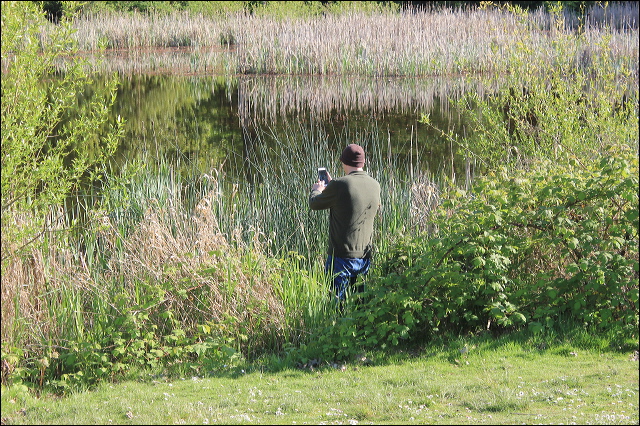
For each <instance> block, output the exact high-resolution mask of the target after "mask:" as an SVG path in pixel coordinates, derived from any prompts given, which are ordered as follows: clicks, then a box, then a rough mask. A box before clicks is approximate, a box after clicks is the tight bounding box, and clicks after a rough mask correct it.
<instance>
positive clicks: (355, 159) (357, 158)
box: [340, 143, 364, 169]
mask: <svg viewBox="0 0 640 426" xmlns="http://www.w3.org/2000/svg"><path fill="white" fill-rule="evenodd" d="M340 161H341V162H342V164H346V165H347V166H351V167H355V168H358V169H360V168H362V167H363V166H364V149H362V147H361V146H360V145H356V144H355V143H352V144H350V145H347V147H346V148H345V149H344V150H343V151H342V155H341V156H340Z"/></svg>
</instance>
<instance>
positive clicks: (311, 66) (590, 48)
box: [44, 3, 638, 77]
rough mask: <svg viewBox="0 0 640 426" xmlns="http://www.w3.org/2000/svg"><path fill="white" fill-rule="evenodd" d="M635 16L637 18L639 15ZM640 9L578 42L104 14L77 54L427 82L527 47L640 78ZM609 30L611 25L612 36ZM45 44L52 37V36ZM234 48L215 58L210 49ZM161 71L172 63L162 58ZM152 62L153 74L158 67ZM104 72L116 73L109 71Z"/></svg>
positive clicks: (427, 16) (618, 8) (492, 66)
mask: <svg viewBox="0 0 640 426" xmlns="http://www.w3.org/2000/svg"><path fill="white" fill-rule="evenodd" d="M634 7H635V9H634ZM637 7H638V6H637V3H634V4H626V5H613V6H610V7H609V8H608V9H607V15H606V16H607V17H608V20H604V17H598V14H603V13H604V12H602V10H601V9H599V8H598V7H594V8H593V10H592V12H591V13H590V14H589V18H588V19H587V20H586V21H585V22H584V25H583V26H582V27H581V29H580V31H581V33H582V37H583V38H582V39H581V38H579V37H577V35H576V26H578V25H579V22H577V18H576V17H575V16H572V15H567V16H566V18H565V26H564V27H563V28H562V29H560V30H556V29H555V28H554V25H553V19H552V18H551V17H550V15H549V14H547V13H544V12H542V11H537V12H533V13H529V14H528V15H526V17H524V18H520V17H518V16H516V15H514V14H511V13H507V12H504V11H501V10H498V9H485V10H471V9H462V10H450V9H444V10H442V11H432V10H422V11H416V12H402V13H376V14H371V13H364V12H357V11H350V12H345V13H342V14H326V15H323V16H320V17H313V18H308V17H307V18H290V19H284V20H283V19H274V18H272V17H269V16H265V15H249V14H246V13H234V14H228V15H226V16H225V17H220V16H219V17H210V18H207V17H203V16H202V15H192V14H191V15H190V14H186V13H185V14H178V13H175V14H171V15H164V16H153V15H152V16H147V15H138V14H134V15H124V14H100V15H99V16H85V17H83V18H80V19H78V20H77V21H76V22H75V27H76V29H77V33H76V35H75V37H76V39H77V40H78V42H79V46H80V50H86V51H95V50H97V49H98V48H99V47H100V46H106V47H107V48H109V49H128V50H136V49H149V48H170V47H189V48H193V49H194V52H195V53H196V54H195V55H193V56H190V57H189V61H190V62H189V63H188V64H186V63H183V64H181V65H182V66H184V67H187V68H188V69H189V72H200V73H202V72H218V71H219V70H224V71H225V72H227V73H231V74H320V75H333V74H339V75H368V76H377V77H382V76H427V75H431V76H433V75H456V74H471V73H474V74H477V73H490V72H504V71H506V70H507V69H508V61H509V57H510V55H511V54H512V49H513V48H514V46H516V45H517V44H518V43H520V44H522V45H523V46H524V47H525V48H526V50H527V51H528V52H529V54H530V55H531V59H532V60H535V58H545V59H546V60H550V61H573V62H575V63H576V64H578V65H579V64H581V61H583V59H581V58H584V57H591V56H593V54H594V53H596V52H597V51H598V49H600V48H601V47H600V45H601V44H607V45H609V46H610V48H611V51H612V52H614V54H615V56H616V58H615V59H616V60H619V61H622V62H625V63H627V64H628V65H629V66H630V67H631V68H632V70H633V71H634V72H636V73H637V70H638V61H637V58H638V31H637V20H634V19H633V17H634V16H635V17H637V16H638V9H637ZM603 22H605V23H606V24H609V25H610V26H609V27H605V26H604V25H603ZM566 36H571V37H573V36H575V46H574V47H573V51H572V52H567V51H562V50H558V45H557V42H558V39H559V38H560V37H566ZM44 37H46V30H45V36H44ZM220 47H226V48H229V49H230V50H229V52H228V54H218V53H217V52H216V53H215V54H211V53H210V52H211V50H210V49H211V48H215V49H218V48H220ZM159 58H160V60H159V62H160V64H162V63H165V64H167V62H166V61H168V60H170V59H169V58H166V57H164V58H163V57H162V55H160V56H159ZM158 65H159V64H158V62H157V61H155V60H152V61H150V65H149V66H150V67H152V68H153V67H157V66H158ZM106 66H109V64H108V62H107V63H106Z"/></svg>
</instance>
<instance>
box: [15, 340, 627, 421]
mask: <svg viewBox="0 0 640 426" xmlns="http://www.w3.org/2000/svg"><path fill="white" fill-rule="evenodd" d="M565 338H566V339H567V340H564V339H565ZM583 345H586V346H590V348H589V349H587V348H585V347H584V346H583ZM597 347H598V342H597V338H594V337H593V336H587V335H586V333H585V332H584V330H583V331H578V333H577V334H574V335H570V333H569V334H567V335H566V336H564V337H561V336H558V335H556V336H551V335H547V336H545V337H544V338H540V337H538V338H535V339H526V338H522V337H520V338H518V337H516V336H515V335H512V336H509V337H507V336H504V337H502V338H498V339H493V338H487V337H480V336H478V337H460V338H458V339H455V338H454V339H452V340H450V341H448V342H446V343H433V344H430V345H428V346H426V347H423V348H421V350H420V351H417V352H415V353H413V354H411V353H402V352H401V353H396V354H393V355H391V354H389V353H388V352H370V353H367V354H363V355H362V356H361V357H359V358H358V359H357V360H353V361H352V362H349V363H344V364H339V365H331V364H327V363H320V364H319V365H316V366H314V367H313V368H311V369H310V368H308V367H306V368H302V367H301V368H291V367H285V368H278V367H277V366H276V365H275V364H273V363H269V362H266V361H265V362H263V363H257V364H252V365H240V366H237V367H227V368H221V369H219V370H217V371H211V372H205V371H193V372H192V374H189V375H185V376H183V377H182V378H176V377H167V376H164V375H162V374H155V373H153V372H150V373H149V372H147V373H145V374H141V375H140V376H139V377H137V378H135V379H132V380H127V381H122V382H120V383H117V384H108V383H104V384H103V385H101V386H99V387H98V388H97V389H95V390H94V391H93V392H78V393H74V394H72V395H70V396H69V397H67V398H64V399H59V398H55V397H53V396H52V395H46V394H43V395H41V396H40V397H36V396H34V395H32V394H29V393H28V392H26V391H25V390H24V389H21V388H20V387H14V388H13V389H11V390H8V389H6V388H4V387H3V390H2V422H3V424H175V423H186V424H203V423H204V424H211V423H215V424H352V425H353V424H482V423H486V424H599V425H615V424H637V423H638V391H639V389H638V355H637V351H636V352H635V353H633V352H630V351H629V350H623V351H614V352H609V351H607V352H601V351H600V350H598V349H597Z"/></svg>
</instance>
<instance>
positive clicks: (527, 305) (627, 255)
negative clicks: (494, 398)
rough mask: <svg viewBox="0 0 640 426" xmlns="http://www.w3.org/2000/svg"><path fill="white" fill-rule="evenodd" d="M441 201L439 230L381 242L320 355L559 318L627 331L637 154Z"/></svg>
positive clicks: (502, 178)
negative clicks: (381, 250) (359, 294)
mask: <svg viewBox="0 0 640 426" xmlns="http://www.w3.org/2000/svg"><path fill="white" fill-rule="evenodd" d="M513 176H519V177H517V178H514V177H513ZM444 199H445V201H443V203H442V204H441V206H440V208H439V209H438V211H437V212H436V214H435V216H434V219H433V220H434V224H435V225H436V226H437V227H438V235H437V236H436V237H428V236H427V235H412V236H409V237H405V238H401V239H399V240H398V241H395V242H394V243H392V244H391V245H390V249H389V251H388V252H387V253H385V254H384V259H380V260H379V262H380V265H379V269H378V270H377V273H376V277H375V279H373V280H372V285H371V289H370V291H369V292H368V293H367V294H365V295H364V298H365V302H364V303H363V304H361V305H360V307H359V308H358V309H355V310H354V311H353V312H352V313H351V314H350V316H351V317H352V318H353V320H352V321H344V324H337V326H336V324H332V328H331V331H329V332H328V334H329V336H328V337H326V336H325V337H324V338H323V339H321V341H320V344H321V345H322V346H321V347H322V348H323V350H324V353H325V355H327V356H328V355H329V354H330V353H331V352H336V353H338V354H340V355H341V356H351V355H354V354H355V351H358V350H361V349H362V348H367V347H380V346H382V347H385V346H387V345H390V346H391V345H398V344H400V343H401V342H404V343H417V342H419V341H420V340H422V339H428V338H430V337H432V336H434V335H435V334H436V333H439V334H441V333H443V332H444V333H448V332H451V333H467V332H477V331H479V330H482V329H489V330H496V331H506V330H511V331H513V330H516V329H522V328H523V327H529V328H530V330H531V331H533V332H539V331H542V330H545V329H546V330H553V328H554V325H555V324H556V323H557V322H558V321H559V320H560V319H561V318H569V319H571V320H572V321H574V322H575V323H577V324H584V325H585V326H588V327H591V328H593V329H597V330H601V331H602V332H606V333H611V332H613V333H619V334H621V335H624V336H633V335H635V334H637V329H638V158H637V156H636V155H635V153H632V152H629V151H623V152H616V153H611V154H610V155H607V156H605V157H603V158H602V160H601V161H599V162H598V163H596V164H593V165H591V166H585V165H582V164H578V163H577V162H574V163H573V164H571V165H567V166H561V165H557V164H555V163H553V162H550V161H540V162H539V163H538V164H536V165H535V167H533V168H532V170H531V171H528V172H525V171H522V172H521V173H516V172H512V173H508V172H506V171H504V170H503V171H502V172H501V173H496V174H493V175H489V176H487V177H485V178H481V179H478V180H477V182H476V185H475V187H474V192H473V193H472V194H466V193H464V192H461V191H452V193H450V194H448V196H446V197H444ZM354 338H356V340H357V341H358V342H359V344H360V347H359V348H357V347H354V345H353V344H352V343H349V342H352V341H353V339H354Z"/></svg>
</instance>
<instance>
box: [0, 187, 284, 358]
mask: <svg viewBox="0 0 640 426" xmlns="http://www.w3.org/2000/svg"><path fill="white" fill-rule="evenodd" d="M213 197H215V194H214V193H210V194H209V195H208V196H207V197H205V198H203V199H202V200H201V201H200V203H199V204H198V206H197V208H196V209H195V212H194V214H193V215H191V216H188V215H186V214H184V213H183V212H182V209H179V208H176V209H173V208H160V207H157V206H156V207H153V205H152V207H150V208H149V209H147V211H146V212H145V214H144V218H143V219H142V220H141V221H140V222H139V223H138V224H137V225H135V228H134V229H132V230H131V231H130V233H129V236H127V237H126V238H123V236H122V233H121V231H120V230H119V229H118V224H117V223H114V222H113V220H112V219H111V218H109V217H108V216H106V215H103V214H100V213H97V214H95V215H94V216H93V218H92V223H90V224H88V226H89V227H93V229H96V230H97V232H96V234H95V240H94V241H88V239H87V236H85V243H84V245H81V246H80V247H79V248H78V247H76V246H75V244H72V245H69V243H68V240H67V239H66V238H65V237H64V236H63V234H60V235H59V238H58V237H57V236H56V234H53V233H52V234H51V235H50V236H49V239H48V241H47V242H46V245H44V246H41V248H37V249H35V248H34V249H33V250H32V251H31V252H30V253H29V255H28V256H23V257H15V258H13V259H12V260H10V261H8V262H7V263H6V265H5V266H6V268H5V269H4V270H3V274H2V306H3V308H2V342H3V345H5V344H7V345H8V346H9V347H10V346H13V345H17V346H19V347H33V348H34V350H35V352H37V349H35V348H37V347H40V346H41V345H42V347H45V346H46V345H52V346H53V347H55V346H64V345H65V343H64V342H65V340H66V339H72V337H78V336H79V335H81V334H82V333H84V332H91V328H92V327H93V325H96V324H98V323H109V322H111V321H113V317H112V316H116V317H117V316H118V315H124V314H125V313H126V312H125V311H127V310H129V309H133V310H136V309H140V307H141V306H142V305H144V303H146V302H147V301H150V300H152V299H151V298H150V297H152V296H153V294H155V293H154V291H150V292H149V290H148V288H150V289H156V290H157V289H162V294H163V297H162V299H161V300H160V301H159V303H157V304H155V306H152V307H151V308H147V309H148V312H149V313H150V315H153V314H154V313H161V312H166V311H171V312H173V313H174V315H175V319H176V320H178V321H180V322H181V323H182V324H181V327H182V328H184V329H185V330H190V329H193V327H196V326H197V325H198V324H205V323H207V322H209V321H213V322H216V321H218V322H223V321H224V320H225V319H228V318H229V317H231V318H234V321H235V324H239V325H240V324H241V325H242V326H243V327H247V328H249V329H251V327H252V326H255V330H254V332H255V337H256V341H259V340H260V339H261V338H264V337H265V336H264V335H262V336H261V330H260V327H262V331H264V333H263V334H269V333H276V334H280V335H285V334H286V333H287V330H285V328H286V319H285V314H286V313H285V309H284V306H283V301H282V299H281V297H279V295H278V294H277V292H278V288H277V286H274V285H273V282H272V278H271V277H272V274H273V273H274V271H273V265H272V264H270V263H269V260H268V258H267V256H265V255H264V254H263V253H262V251H261V248H260V246H259V245H258V244H255V245H253V246H252V247H251V250H250V251H249V250H247V251H246V252H245V251H243V249H242V248H238V246H239V245H240V246H241V245H242V243H241V242H240V243H238V242H237V241H236V243H230V240H233V239H234V238H239V237H238V236H237V235H236V236H235V237H234V236H226V235H223V234H222V233H221V232H220V230H219V228H218V223H217V219H216V217H215V215H214V213H213V211H212V208H211V207H212V198H213ZM238 233H240V230H238ZM74 249H77V251H76V250H74ZM243 253H244V254H243ZM247 253H250V254H248V259H249V260H247V257H246V256H247ZM101 262H106V263H104V264H102V265H101ZM123 303H124V304H123ZM142 309H144V308H142ZM76 317H77V318H78V319H79V321H76V320H75V319H76ZM258 323H260V326H258ZM164 331H165V332H170V331H171V330H164ZM231 332H233V330H231ZM267 337H268V336H267ZM253 343H254V344H256V342H255V341H254V342H253Z"/></svg>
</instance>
